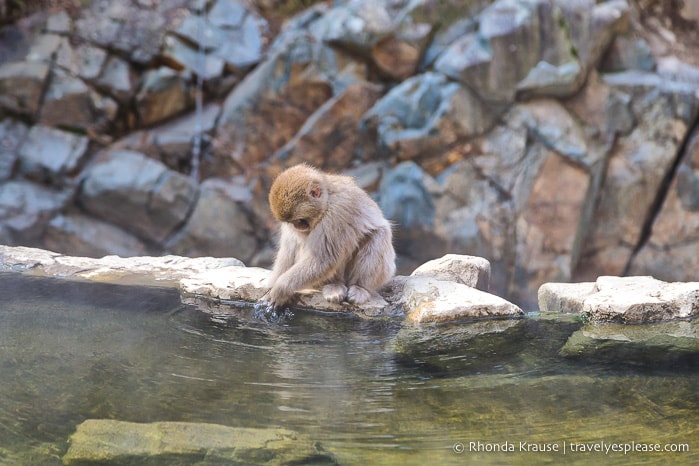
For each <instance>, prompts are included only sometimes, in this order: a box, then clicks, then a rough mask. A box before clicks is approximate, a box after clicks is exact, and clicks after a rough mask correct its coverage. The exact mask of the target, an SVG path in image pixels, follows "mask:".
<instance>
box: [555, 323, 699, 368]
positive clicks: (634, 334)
mask: <svg viewBox="0 0 699 466" xmlns="http://www.w3.org/2000/svg"><path fill="white" fill-rule="evenodd" d="M560 354H561V355H562V356H565V357H567V358H574V359H582V360H588V361H602V362H607V363H618V362H619V361H622V362H624V363H626V364H636V365H643V366H661V367H662V366H666V365H668V364H673V365H689V366H694V367H696V366H697V365H699V363H698V361H699V319H694V320H691V321H679V322H663V323H657V324H653V325H648V324H646V325H619V324H598V325H587V326H585V327H583V328H581V329H580V330H578V331H576V332H575V333H573V334H572V335H571V336H570V337H569V338H568V341H567V342H566V344H565V345H564V346H563V348H561V352H560Z"/></svg>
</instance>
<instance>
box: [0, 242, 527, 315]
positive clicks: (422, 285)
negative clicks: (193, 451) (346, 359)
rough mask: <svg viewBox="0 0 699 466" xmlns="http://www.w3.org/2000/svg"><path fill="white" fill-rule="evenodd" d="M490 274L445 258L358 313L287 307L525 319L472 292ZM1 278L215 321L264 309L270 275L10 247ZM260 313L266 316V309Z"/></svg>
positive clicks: (310, 301)
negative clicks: (39, 280) (104, 289)
mask: <svg viewBox="0 0 699 466" xmlns="http://www.w3.org/2000/svg"><path fill="white" fill-rule="evenodd" d="M489 269H490V266H489V263H488V261H487V260H485V259H482V258H477V257H472V256H459V255H453V254H451V255H447V256H445V257H443V258H441V259H437V260H435V261H431V262H429V263H427V264H425V265H423V266H422V267H420V268H418V269H417V272H416V273H415V276H410V277H404V276H397V277H394V278H393V279H392V280H390V281H389V282H388V283H387V284H386V285H384V286H383V287H382V288H381V289H380V290H379V292H378V293H377V294H376V295H375V296H374V298H372V299H371V300H370V301H369V302H367V303H364V304H363V305H361V306H355V305H352V304H349V303H342V304H337V303H331V302H328V301H326V300H325V299H324V298H323V295H322V293H320V292H319V291H318V290H302V291H301V292H299V293H298V295H297V299H296V301H295V302H294V303H293V306H292V307H294V308H301V309H312V310H315V311H324V312H344V313H351V314H353V315H355V316H358V317H362V318H376V317H381V318H382V317H395V316H396V315H402V314H403V313H405V316H406V320H407V321H409V322H414V323H422V322H448V321H454V320H468V319H492V318H497V319H501V318H513V317H521V316H523V315H524V313H523V312H522V310H521V309H520V308H519V307H517V306H516V305H514V304H512V303H510V302H508V301H506V300H504V299H502V298H500V297H498V296H495V295H492V294H489V293H486V292H484V291H480V290H477V289H475V288H473V287H472V286H482V285H483V284H484V282H483V280H484V277H485V276H487V272H488V271H489ZM0 272H20V273H27V274H31V275H39V276H49V277H54V278H67V279H74V280H89V281H98V282H103V283H115V284H122V285H141V286H164V287H172V288H179V290H180V293H181V294H182V299H183V301H184V302H185V303H188V304H194V305H196V306H197V307H198V308H199V309H200V310H202V311H204V312H208V313H211V314H216V315H220V314H231V315H238V314H240V311H241V307H240V303H241V302H247V303H263V302H264V301H265V297H266V295H267V293H268V292H269V283H268V282H269V277H270V274H271V271H270V270H267V269H262V268H258V267H245V265H244V264H243V263H242V262H241V261H239V260H238V259H233V258H213V257H198V258H188V257H181V256H162V257H149V256H138V257H127V258H123V257H118V256H105V257H102V258H100V259H93V258H89V257H71V256H64V255H62V254H58V253H55V252H51V251H46V250H42V249H35V248H27V247H9V246H0ZM449 279H451V280H453V281H449ZM469 285H472V286H469ZM486 286H487V280H486ZM256 309H257V308H256ZM259 310H262V311H265V308H264V306H261V307H260V308H259Z"/></svg>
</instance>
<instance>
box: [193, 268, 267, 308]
mask: <svg viewBox="0 0 699 466" xmlns="http://www.w3.org/2000/svg"><path fill="white" fill-rule="evenodd" d="M270 275H271V272H270V271H269V270H267V269H262V268H259V267H224V268H220V269H214V270H207V271H206V272H203V273H201V274H198V275H195V276H193V277H189V278H184V279H182V280H180V289H181V290H182V291H183V292H184V293H186V294H191V295H197V296H203V297H206V298H211V299H215V300H223V301H259V300H260V299H262V298H263V297H264V296H265V294H267V292H268V291H269V286H267V281H268V280H269V277H270Z"/></svg>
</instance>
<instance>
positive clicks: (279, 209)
mask: <svg viewBox="0 0 699 466" xmlns="http://www.w3.org/2000/svg"><path fill="white" fill-rule="evenodd" d="M327 205H328V190H327V183H326V180H325V175H323V173H321V172H320V171H318V170H316V169H314V168H312V167H310V166H308V165H295V166H293V167H291V168H288V169H286V170H284V171H283V172H282V173H281V174H280V175H279V176H278V177H277V178H276V179H275V180H274V183H272V187H271V188H270V190H269V206H270V208H271V209H272V215H274V218H276V219H277V220H279V221H280V222H286V223H289V224H291V225H292V226H293V227H294V228H295V229H296V230H297V231H299V232H301V233H309V232H310V231H311V230H313V228H315V226H316V225H317V224H318V222H319V221H320V220H321V218H322V217H323V214H324V213H325V211H326V209H327Z"/></svg>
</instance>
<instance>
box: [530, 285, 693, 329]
mask: <svg viewBox="0 0 699 466" xmlns="http://www.w3.org/2000/svg"><path fill="white" fill-rule="evenodd" d="M539 307H540V308H541V310H545V311H553V312H571V311H572V312H577V313H579V314H581V315H582V316H583V317H585V318H587V319H588V320H590V321H591V322H620V323H643V322H659V321H665V320H674V319H687V318H690V317H694V316H697V315H699V282H675V283H668V282H664V281H661V280H657V279H655V278H653V277H610V276H603V277H599V278H597V281H596V282H595V283H594V284H593V283H569V284H564V283H546V284H544V285H542V286H541V288H539Z"/></svg>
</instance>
